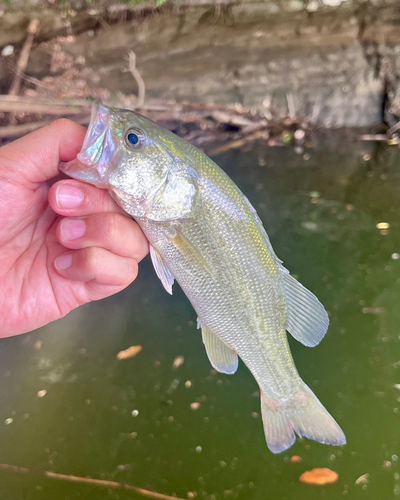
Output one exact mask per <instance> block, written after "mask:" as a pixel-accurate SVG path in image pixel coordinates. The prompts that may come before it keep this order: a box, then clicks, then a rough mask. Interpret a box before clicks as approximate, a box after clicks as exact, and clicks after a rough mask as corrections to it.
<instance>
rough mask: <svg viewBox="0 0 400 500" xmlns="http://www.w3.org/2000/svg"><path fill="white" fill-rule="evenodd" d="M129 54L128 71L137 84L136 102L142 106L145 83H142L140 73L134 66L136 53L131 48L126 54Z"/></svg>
mask: <svg viewBox="0 0 400 500" xmlns="http://www.w3.org/2000/svg"><path fill="white" fill-rule="evenodd" d="M128 56H129V71H130V73H131V75H132V76H133V78H134V79H135V81H136V83H137V86H138V99H137V103H138V106H139V107H140V106H143V104H144V96H145V94H146V85H145V83H144V80H143V78H142V75H141V74H140V73H139V71H138V69H137V68H136V54H135V53H134V52H133V50H131V51H130V52H129V54H128Z"/></svg>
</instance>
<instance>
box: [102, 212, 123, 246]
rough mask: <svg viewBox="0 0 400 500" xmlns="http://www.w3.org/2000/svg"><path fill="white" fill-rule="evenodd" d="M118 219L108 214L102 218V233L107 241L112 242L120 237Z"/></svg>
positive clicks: (114, 215) (115, 215)
mask: <svg viewBox="0 0 400 500" xmlns="http://www.w3.org/2000/svg"><path fill="white" fill-rule="evenodd" d="M119 217H120V216H119V215H118V214H115V213H108V214H106V215H105V217H104V223H103V231H104V232H105V234H106V236H107V239H109V240H114V239H116V238H117V237H118V236H119V235H120V232H121V231H120V228H121V221H120V220H119Z"/></svg>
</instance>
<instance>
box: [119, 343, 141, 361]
mask: <svg viewBox="0 0 400 500" xmlns="http://www.w3.org/2000/svg"><path fill="white" fill-rule="evenodd" d="M141 350H142V346H141V345H132V346H131V347H128V349H125V351H119V353H118V354H117V359H118V360H121V359H129V358H133V357H134V356H136V354H139V352H140V351H141Z"/></svg>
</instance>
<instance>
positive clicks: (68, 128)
mask: <svg viewBox="0 0 400 500" xmlns="http://www.w3.org/2000/svg"><path fill="white" fill-rule="evenodd" d="M85 133H86V129H85V128H84V127H82V126H81V125H78V124H77V123H75V122H73V121H72V120H67V119H66V118H61V119H59V120H56V121H54V122H52V123H50V124H49V125H46V126H45V127H43V128H41V129H39V130H36V131H35V132H32V133H31V134H28V135H26V136H25V137H22V138H21V139H18V140H16V141H14V142H12V143H11V144H7V145H6V146H3V147H2V148H0V177H3V176H4V175H5V176H6V178H7V179H8V180H10V181H13V180H16V181H18V183H19V184H21V183H24V181H25V183H28V184H32V186H31V187H35V185H36V184H38V183H41V182H44V181H47V180H48V179H51V178H52V177H55V176H56V175H58V174H59V170H58V165H59V163H60V161H70V160H73V159H74V158H75V157H76V155H77V154H78V153H79V151H80V149H81V147H82V143H83V139H84V137H85Z"/></svg>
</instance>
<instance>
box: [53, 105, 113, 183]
mask: <svg viewBox="0 0 400 500" xmlns="http://www.w3.org/2000/svg"><path fill="white" fill-rule="evenodd" d="M110 121H111V108H109V107H107V106H104V104H99V103H94V104H93V105H92V112H91V118H90V123H89V127H88V130H87V132H86V136H85V139H84V141H83V145H82V149H81V151H80V152H79V153H78V155H77V157H76V159H75V160H72V161H70V162H68V163H63V164H61V165H60V170H61V171H62V172H64V173H66V174H67V175H69V176H70V177H72V178H74V179H78V180H81V181H84V182H88V183H90V184H94V185H96V186H97V187H103V188H106V187H107V181H108V173H109V165H110V162H111V159H112V157H113V155H114V152H115V142H114V140H113V137H112V133H111V127H110Z"/></svg>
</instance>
